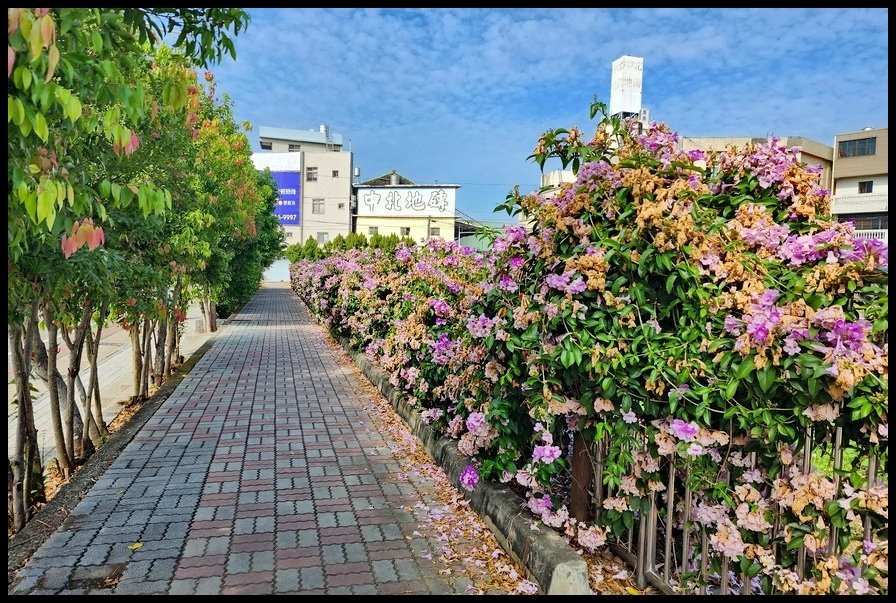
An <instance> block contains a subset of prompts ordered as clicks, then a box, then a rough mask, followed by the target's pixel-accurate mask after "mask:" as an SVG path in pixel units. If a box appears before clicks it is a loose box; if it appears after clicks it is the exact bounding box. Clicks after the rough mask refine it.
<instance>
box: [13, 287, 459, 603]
mask: <svg viewBox="0 0 896 603" xmlns="http://www.w3.org/2000/svg"><path fill="white" fill-rule="evenodd" d="M364 387H365V386H364V382H363V378H362V377H360V375H359V373H358V372H357V371H356V370H354V369H353V368H352V367H350V366H348V365H346V364H345V360H344V357H343V356H342V355H341V354H334V353H333V352H332V351H331V349H330V344H329V343H328V342H327V339H326V335H325V333H324V331H323V330H322V328H321V327H319V326H318V325H317V324H316V323H315V321H314V320H313V319H312V318H311V317H310V316H309V315H308V313H307V311H306V310H304V309H303V308H302V307H301V306H300V304H299V303H298V302H297V300H296V298H295V296H294V295H293V294H292V293H291V292H290V291H289V289H288V288H286V287H285V286H267V285H266V286H265V287H264V288H263V289H262V290H261V291H260V292H259V293H258V294H257V295H256V296H255V297H253V299H252V300H251V301H250V302H249V303H248V304H247V305H246V306H245V307H244V308H243V310H242V311H241V313H240V314H239V315H237V318H236V319H235V320H234V321H232V322H231V323H230V324H228V326H227V327H226V328H224V329H222V331H221V332H220V334H219V335H218V336H217V337H216V340H215V342H214V345H213V346H212V347H211V349H210V350H209V351H208V352H207V353H206V354H205V355H204V356H203V358H202V359H201V360H200V361H199V363H197V365H196V366H195V367H194V369H193V371H191V372H190V373H189V374H188V375H186V376H185V378H184V379H183V381H181V383H180V384H179V385H178V386H177V388H175V391H174V392H173V393H172V394H171V395H170V396H169V398H168V399H167V400H166V401H165V402H164V403H163V404H162V406H161V407H160V408H159V409H158V411H157V412H156V414H155V415H154V416H153V417H151V418H150V419H149V421H148V422H147V423H146V424H145V425H144V427H143V428H142V429H141V430H140V431H139V432H138V433H137V434H136V436H135V437H134V439H133V440H132V442H131V443H130V444H129V445H128V446H127V447H126V448H125V449H124V450H123V451H122V453H121V454H120V455H119V458H118V459H116V460H115V461H114V462H113V464H112V465H111V466H110V467H109V469H108V470H107V471H106V473H105V474H104V475H103V476H101V477H100V478H99V479H98V480H97V481H96V483H95V484H94V487H93V488H92V490H91V491H90V492H88V493H87V495H86V496H85V497H84V499H83V500H82V501H81V502H80V503H79V504H78V506H77V507H76V508H75V510H74V512H73V513H72V515H71V516H69V518H68V519H66V521H65V522H64V523H63V528H61V529H60V530H58V531H57V532H56V533H54V534H53V535H52V536H51V537H50V538H49V539H48V540H47V541H46V543H45V544H44V545H43V546H42V547H40V548H39V549H38V551H37V552H36V553H35V555H34V556H33V557H32V559H31V560H30V561H29V562H28V563H27V564H26V565H25V567H24V568H22V569H21V570H20V571H19V572H18V574H17V576H16V580H17V583H16V586H15V587H14V588H13V589H12V591H11V592H14V593H16V594H18V593H23V594H24V593H30V594H53V593H57V592H64V593H66V594H76V593H77V594H87V593H88V587H87V586H86V585H85V584H79V583H78V582H77V580H75V578H76V577H78V579H84V580H86V579H87V578H89V576H88V574H89V573H90V572H99V573H97V574H96V577H101V576H104V575H110V576H111V574H109V573H108V572H113V573H114V572H116V571H117V572H119V573H120V576H121V577H120V580H119V582H118V585H117V587H116V588H115V589H114V590H113V589H93V590H91V591H89V592H90V594H93V591H94V590H95V591H96V592H97V593H106V594H111V593H113V592H114V593H115V594H150V593H151V594H156V593H169V594H212V595H217V594H242V595H253V594H260V595H265V594H271V593H274V592H276V593H283V594H286V593H301V594H354V595H358V594H398V593H400V594H416V595H423V594H428V593H449V592H463V587H464V586H465V585H466V584H460V583H456V578H455V577H454V576H450V577H444V576H441V575H439V574H438V573H437V572H436V571H435V569H436V567H435V566H434V564H433V563H432V562H431V561H428V560H425V559H423V558H422V557H421V555H429V554H431V553H432V551H433V549H434V548H437V547H438V546H439V544H438V543H436V542H435V540H433V539H432V538H429V535H426V534H425V535H424V537H422V538H420V537H415V538H414V539H413V540H411V541H410V542H408V541H407V540H406V536H409V535H411V534H412V533H413V532H414V531H417V530H419V531H425V529H424V528H421V527H420V526H419V524H418V520H417V518H416V517H415V516H414V514H413V513H411V512H408V511H406V510H405V509H402V508H401V507H402V506H410V505H413V504H416V503H420V502H423V503H425V504H428V505H435V504H438V503H437V500H435V496H434V493H433V492H431V490H428V489H427V488H428V487H429V486H428V485H427V484H428V482H426V480H425V479H423V478H417V477H410V478H407V477H404V476H402V475H401V467H400V464H399V463H398V462H397V461H396V460H395V458H393V456H392V452H391V451H390V447H389V445H388V443H387V442H386V440H385V438H384V436H383V435H382V434H381V433H380V432H379V431H378V430H377V427H376V426H375V423H374V422H373V421H372V420H371V418H370V416H369V415H368V414H367V412H368V411H367V410H365V407H364V405H363V403H362V400H364V398H365V397H366V396H367V394H366V393H363V388H364ZM433 537H434V535H433ZM138 541H139V542H141V543H142V544H143V547H142V548H140V549H137V550H130V549H128V545H130V544H131V543H133V542H138ZM75 567H77V572H78V573H74V574H73V568H75ZM104 572H105V573H104ZM92 575H93V574H90V576H92ZM69 578H72V579H73V580H75V581H74V582H72V583H69Z"/></svg>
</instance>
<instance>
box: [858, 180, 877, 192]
mask: <svg viewBox="0 0 896 603" xmlns="http://www.w3.org/2000/svg"><path fill="white" fill-rule="evenodd" d="M872 190H874V180H862V181H860V182H859V194H860V195H864V194H865V193H870V192H871V191H872Z"/></svg>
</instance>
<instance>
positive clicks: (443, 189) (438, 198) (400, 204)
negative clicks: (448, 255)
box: [354, 172, 460, 243]
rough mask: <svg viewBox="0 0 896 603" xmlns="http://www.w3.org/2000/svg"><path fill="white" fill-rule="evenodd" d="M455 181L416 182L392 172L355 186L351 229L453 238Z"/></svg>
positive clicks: (417, 239)
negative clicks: (354, 205) (355, 201)
mask: <svg viewBox="0 0 896 603" xmlns="http://www.w3.org/2000/svg"><path fill="white" fill-rule="evenodd" d="M459 188H460V185H458V184H415V183H414V182H411V181H410V180H408V179H407V178H405V177H404V176H402V175H400V174H398V173H396V172H392V173H391V174H385V175H384V176H380V177H379V178H374V179H373V180H368V181H367V182H363V183H361V184H356V185H355V194H356V196H357V199H358V204H357V214H356V215H355V225H354V231H355V232H357V233H360V234H363V235H365V236H366V237H368V238H369V237H371V236H373V235H375V234H380V235H384V236H389V235H391V234H395V235H398V236H399V237H411V238H412V239H414V242H415V243H423V242H425V241H427V240H429V239H446V240H449V241H450V240H453V239H454V237H455V233H454V229H455V210H456V205H457V189H459Z"/></svg>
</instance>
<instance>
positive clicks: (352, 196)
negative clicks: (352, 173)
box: [348, 195, 358, 201]
mask: <svg viewBox="0 0 896 603" xmlns="http://www.w3.org/2000/svg"><path fill="white" fill-rule="evenodd" d="M348 198H349V199H351V200H352V201H357V200H358V196H357V195H349V197H348Z"/></svg>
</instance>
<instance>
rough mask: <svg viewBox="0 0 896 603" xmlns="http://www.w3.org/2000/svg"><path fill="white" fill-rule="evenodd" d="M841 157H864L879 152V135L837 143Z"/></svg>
mask: <svg viewBox="0 0 896 603" xmlns="http://www.w3.org/2000/svg"><path fill="white" fill-rule="evenodd" d="M837 149H838V151H839V154H840V157H862V156H864V155H874V154H875V153H876V152H877V137H873V138H859V139H857V140H844V141H841V142H840V143H839V145H837Z"/></svg>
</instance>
